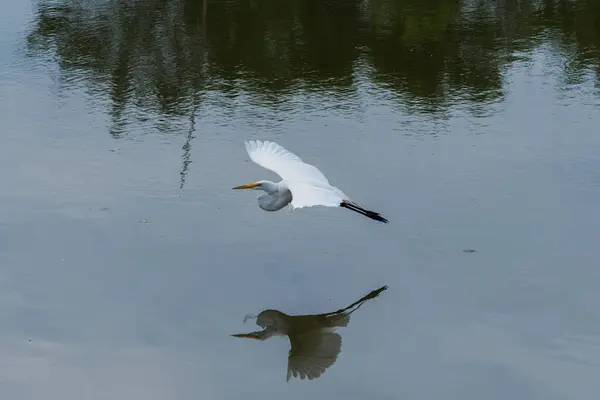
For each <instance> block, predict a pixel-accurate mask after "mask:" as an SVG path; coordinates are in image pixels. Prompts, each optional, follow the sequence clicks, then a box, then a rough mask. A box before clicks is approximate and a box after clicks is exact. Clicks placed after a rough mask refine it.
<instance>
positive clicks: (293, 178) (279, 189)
mask: <svg viewBox="0 0 600 400" xmlns="http://www.w3.org/2000/svg"><path fill="white" fill-rule="evenodd" d="M245 146H246V151H247V152H248V155H249V156H250V159H252V161H254V162H255V163H257V164H258V165H260V166H262V167H264V168H267V169H269V170H271V171H273V172H275V173H277V174H278V175H279V176H281V178H282V180H281V181H280V182H271V181H266V180H261V181H257V182H255V183H249V184H247V185H242V186H236V187H234V189H255V190H262V191H264V192H265V194H262V195H261V196H259V197H258V206H259V207H260V208H262V209H263V210H265V211H277V210H280V209H282V208H283V207H285V206H286V205H288V204H289V205H290V206H291V208H292V209H296V208H303V207H313V206H325V207H344V208H347V209H349V210H352V211H355V212H357V213H359V214H362V215H364V216H366V217H369V218H371V219H374V220H376V221H380V222H388V221H387V219H385V218H383V217H382V216H381V215H380V214H379V213H376V212H374V211H369V210H366V209H364V208H362V207H360V206H359V205H358V204H356V203H355V202H354V201H352V200H351V199H350V198H349V197H348V196H347V195H346V194H345V193H344V192H342V191H341V190H340V189H338V188H337V187H335V186H332V185H331V184H330V183H329V180H327V178H326V177H325V175H323V173H322V172H321V171H319V169H317V167H315V166H314V165H310V164H307V163H305V162H304V161H302V159H301V158H300V157H298V156H297V155H295V154H293V153H291V152H289V151H288V150H286V149H285V148H283V147H282V146H280V145H278V144H277V143H274V142H269V141H264V142H263V141H260V140H249V141H247V142H245Z"/></svg>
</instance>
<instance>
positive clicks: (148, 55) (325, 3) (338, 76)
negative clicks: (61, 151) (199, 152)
mask: <svg viewBox="0 0 600 400" xmlns="http://www.w3.org/2000/svg"><path fill="white" fill-rule="evenodd" d="M598 27H600V3H599V2H597V1H593V0H580V1H563V0H540V1H530V0H519V1H516V0H503V1H502V0H499V1H495V2H488V1H467V0H464V1H459V0H428V1H422V0H396V1H393V0H371V1H367V0H364V1H349V0H335V1H332V0H290V1H286V2H282V1H278V0H229V1H222V0H219V1H216V0H214V1H213V0H210V1H208V0H207V1H202V0H188V1H186V0H180V1H177V0H174V1H159V0H155V1H106V2H103V3H102V2H97V1H94V2H92V1H85V0H83V1H82V0H63V1H53V2H49V1H41V2H40V3H39V5H38V6H37V15H36V20H35V24H34V28H33V29H32V31H31V32H30V34H29V36H28V50H29V54H30V55H32V56H34V57H44V56H46V57H48V60H50V61H51V62H56V63H58V65H59V67H60V70H61V74H62V76H63V79H64V81H65V82H67V83H69V82H73V83H74V82H78V83H79V82H84V84H86V85H89V86H90V87H92V88H95V89H97V90H98V93H100V92H102V93H109V94H110V104H111V111H110V113H111V116H112V118H113V121H114V123H115V126H118V125H119V123H120V122H121V123H123V124H125V123H126V122H127V121H129V120H130V119H131V118H130V117H131V115H130V116H129V117H128V113H132V115H135V116H136V117H137V118H138V119H144V118H155V117H156V115H157V114H158V115H159V116H162V117H164V118H168V117H170V116H189V115H192V116H193V115H194V110H196V109H197V108H198V107H199V106H200V105H201V103H202V101H203V98H204V97H203V96H204V95H205V94H206V93H219V94H221V95H224V96H225V98H227V99H232V98H235V97H236V96H237V95H238V94H240V93H242V92H243V93H244V94H246V95H250V96H253V97H255V98H256V101H259V102H260V103H261V104H265V105H267V106H268V105H269V104H278V103H280V102H282V101H286V100H287V99H289V98H290V96H292V95H293V94H294V93H297V92H299V91H304V92H322V93H326V94H327V95H330V96H336V95H339V96H346V97H347V96H350V95H352V94H353V93H354V92H355V91H356V88H357V86H358V85H360V83H361V82H365V81H368V82H371V84H374V85H376V86H378V87H382V88H387V90H389V91H390V92H391V93H393V94H394V96H396V97H397V98H398V102H401V103H403V104H405V105H408V106H409V107H411V109H412V110H415V111H417V112H432V111H435V110H444V109H447V108H449V107H451V106H452V105H455V104H458V103H467V104H483V105H485V104H487V103H489V102H492V101H497V100H499V99H502V96H503V86H504V80H503V76H504V74H505V72H506V70H507V68H508V67H510V66H511V65H512V64H513V63H514V62H516V61H519V60H523V59H527V58H528V57H529V55H530V53H531V51H532V50H534V49H536V48H537V47H538V46H540V45H542V44H543V45H548V47H549V48H550V49H552V52H553V53H554V54H555V55H557V56H559V57H562V58H564V60H566V61H565V62H564V65H563V67H562V68H561V73H562V74H563V75H564V81H565V82H566V83H567V84H568V83H578V82H581V81H582V79H584V78H582V77H586V76H590V75H592V76H594V79H595V80H596V82H597V81H598V76H599V75H600V62H599V61H600V28H598ZM115 132H117V133H118V132H119V129H116V128H115Z"/></svg>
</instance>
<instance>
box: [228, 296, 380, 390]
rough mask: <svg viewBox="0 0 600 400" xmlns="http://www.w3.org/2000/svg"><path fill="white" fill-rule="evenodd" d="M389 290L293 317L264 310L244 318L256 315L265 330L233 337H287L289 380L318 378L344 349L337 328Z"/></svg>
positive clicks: (257, 320) (257, 321) (258, 323)
mask: <svg viewBox="0 0 600 400" xmlns="http://www.w3.org/2000/svg"><path fill="white" fill-rule="evenodd" d="M386 289H387V286H383V287H381V288H379V289H377V290H373V291H372V292H371V293H369V294H368V295H366V296H365V297H363V298H361V299H360V300H358V301H356V302H354V303H352V304H350V305H349V306H348V307H346V308H342V309H340V310H337V311H334V312H330V313H326V314H314V315H293V316H292V315H287V314H285V313H282V312H281V311H278V310H265V311H263V312H261V313H260V314H258V316H255V315H254V316H246V318H244V322H246V319H247V318H256V324H257V325H258V326H260V327H262V328H263V330H262V331H257V332H250V333H238V334H235V335H231V336H235V337H240V338H248V339H257V340H266V339H268V338H270V337H271V336H288V337H289V338H290V344H291V349H290V352H289V355H288V370H287V380H288V381H289V380H290V377H291V376H292V375H293V376H294V377H296V378H298V377H299V378H300V379H305V378H308V379H315V378H318V377H320V376H321V375H322V374H323V373H324V372H325V370H326V369H327V368H329V367H330V366H332V365H333V363H335V361H336V359H337V356H338V354H339V353H340V351H341V348H342V337H341V336H340V335H339V334H338V333H336V332H335V328H336V327H339V326H346V325H348V322H349V321H350V314H352V313H353V312H354V311H356V310H358V309H359V308H360V307H361V306H362V305H363V304H364V302H366V301H367V300H370V299H373V298H375V297H377V296H378V295H379V293H381V292H383V291H384V290H386Z"/></svg>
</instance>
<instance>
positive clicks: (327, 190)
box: [287, 182, 349, 208]
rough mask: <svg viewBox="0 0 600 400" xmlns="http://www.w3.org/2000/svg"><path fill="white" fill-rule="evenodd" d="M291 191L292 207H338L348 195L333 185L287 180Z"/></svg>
mask: <svg viewBox="0 0 600 400" xmlns="http://www.w3.org/2000/svg"><path fill="white" fill-rule="evenodd" d="M287 187H288V189H289V190H290V192H292V202H291V203H290V204H291V205H292V208H302V207H313V206H325V207H339V206H340V203H341V202H342V200H349V198H348V196H346V195H345V194H344V192H342V191H341V190H340V189H338V188H336V187H335V186H321V185H317V184H312V183H306V182H287Z"/></svg>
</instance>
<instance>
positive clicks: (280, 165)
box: [245, 140, 329, 185]
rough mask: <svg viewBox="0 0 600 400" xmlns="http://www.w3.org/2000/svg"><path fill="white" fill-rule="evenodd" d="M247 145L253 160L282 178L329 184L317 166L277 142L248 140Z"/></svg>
mask: <svg viewBox="0 0 600 400" xmlns="http://www.w3.org/2000/svg"><path fill="white" fill-rule="evenodd" d="M245 145H246V151H247V152H248V155H249V156H250V159H252V161H254V162H255V163H257V164H258V165H260V166H261V167H263V168H266V169H270V170H271V171H273V172H275V173H276V174H277V175H279V176H281V178H282V179H285V180H289V181H297V182H315V183H319V184H321V185H329V181H328V180H327V178H325V175H323V173H322V172H321V171H319V169H318V168H317V167H315V166H314V165H311V164H307V163H305V162H304V161H302V159H301V158H300V157H298V156H297V155H295V154H294V153H292V152H290V151H288V150H286V149H285V148H283V147H282V146H280V145H278V144H277V143H273V142H269V141H264V142H263V141H260V140H248V141H246V142H245Z"/></svg>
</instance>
